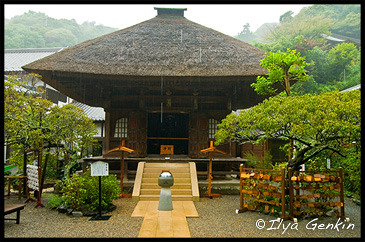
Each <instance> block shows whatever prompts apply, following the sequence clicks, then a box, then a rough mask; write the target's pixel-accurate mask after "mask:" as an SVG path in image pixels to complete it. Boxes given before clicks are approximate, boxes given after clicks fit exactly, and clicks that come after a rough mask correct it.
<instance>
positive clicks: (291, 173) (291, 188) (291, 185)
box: [288, 167, 294, 220]
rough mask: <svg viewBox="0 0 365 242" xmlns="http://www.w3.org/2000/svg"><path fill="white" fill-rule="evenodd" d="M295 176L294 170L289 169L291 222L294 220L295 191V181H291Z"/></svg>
mask: <svg viewBox="0 0 365 242" xmlns="http://www.w3.org/2000/svg"><path fill="white" fill-rule="evenodd" d="M292 176H293V170H292V168H291V167H289V168H288V182H289V217H290V219H291V220H293V219H294V191H293V181H292V180H291V178H292Z"/></svg>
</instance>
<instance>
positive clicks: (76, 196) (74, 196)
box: [62, 171, 120, 211]
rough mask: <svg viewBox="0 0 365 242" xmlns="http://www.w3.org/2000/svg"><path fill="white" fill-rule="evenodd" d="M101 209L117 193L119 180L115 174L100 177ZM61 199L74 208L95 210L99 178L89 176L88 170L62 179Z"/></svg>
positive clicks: (106, 206) (107, 204)
mask: <svg viewBox="0 0 365 242" xmlns="http://www.w3.org/2000/svg"><path fill="white" fill-rule="evenodd" d="M101 179H102V181H101V197H102V198H101V200H102V204H101V207H102V209H107V208H108V206H109V205H111V204H112V202H113V200H114V199H115V198H118V195H119V191H120V190H119V189H120V188H119V186H118V184H119V182H118V180H117V176H116V175H109V176H104V177H102V178H101ZM62 192H63V195H62V199H63V200H64V202H65V204H66V205H67V206H69V207H70V208H72V209H75V210H84V211H96V210H97V209H98V208H99V178H98V177H96V176H90V171H87V172H86V173H83V175H82V176H80V175H76V174H73V175H72V176H71V177H70V178H68V179H66V180H65V181H64V186H63V188H62Z"/></svg>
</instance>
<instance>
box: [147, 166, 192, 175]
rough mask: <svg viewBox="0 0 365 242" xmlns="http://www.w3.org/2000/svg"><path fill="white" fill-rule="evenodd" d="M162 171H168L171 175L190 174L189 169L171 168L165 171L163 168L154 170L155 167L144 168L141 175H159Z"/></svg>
mask: <svg viewBox="0 0 365 242" xmlns="http://www.w3.org/2000/svg"><path fill="white" fill-rule="evenodd" d="M162 170H169V171H170V172H171V173H172V174H174V173H189V172H190V168H189V167H173V168H169V169H165V168H156V167H150V168H148V167H145V168H144V170H143V173H159V174H160V173H161V172H162Z"/></svg>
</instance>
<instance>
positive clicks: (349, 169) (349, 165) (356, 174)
mask: <svg viewBox="0 0 365 242" xmlns="http://www.w3.org/2000/svg"><path fill="white" fill-rule="evenodd" d="M342 153H343V154H344V155H345V156H346V157H341V156H339V155H332V156H331V157H330V159H331V170H337V169H338V168H339V167H342V168H343V176H344V179H343V184H344V188H345V190H346V191H348V192H352V193H354V194H355V195H357V196H358V197H360V195H361V152H360V150H357V149H356V148H355V147H353V148H347V150H344V151H343V152H342ZM306 169H308V170H320V171H323V170H327V156H326V154H322V155H319V156H317V157H315V158H313V159H312V160H310V162H309V163H307V164H306Z"/></svg>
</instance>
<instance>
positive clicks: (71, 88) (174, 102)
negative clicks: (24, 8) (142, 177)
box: [22, 8, 267, 159]
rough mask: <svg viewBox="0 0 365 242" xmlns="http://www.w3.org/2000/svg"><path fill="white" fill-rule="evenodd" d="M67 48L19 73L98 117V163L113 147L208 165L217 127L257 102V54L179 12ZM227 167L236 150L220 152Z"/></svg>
mask: <svg viewBox="0 0 365 242" xmlns="http://www.w3.org/2000/svg"><path fill="white" fill-rule="evenodd" d="M155 10H157V16H156V17H154V18H152V19H150V20H147V21H144V22H141V23H139V24H136V25H133V26H131V27H128V28H125V29H122V30H118V31H116V32H113V33H111V34H107V35H104V36H101V37H98V38H95V39H92V40H89V41H85V42H83V43H80V44H77V45H75V46H72V47H68V48H66V49H64V50H62V51H59V52H57V53H55V54H52V55H49V56H47V57H45V58H43V59H40V60H37V61H35V62H32V63H29V64H27V65H25V66H23V67H22V68H23V69H24V70H26V71H27V72H30V73H32V72H33V73H37V74H40V75H41V76H42V81H44V82H45V83H47V84H48V85H51V86H52V87H54V88H55V89H57V90H59V91H60V92H61V93H63V94H65V95H67V96H69V97H71V98H72V99H75V100H76V101H78V102H80V103H84V104H87V105H90V106H94V107H102V108H104V111H105V134H104V140H103V156H104V158H105V159H107V158H108V157H110V158H112V156H113V154H112V153H110V154H107V151H108V150H110V149H113V148H115V147H118V146H120V144H121V141H122V140H125V145H126V147H128V148H130V149H133V150H134V152H132V153H126V157H127V158H138V159H141V158H148V157H150V156H151V155H152V156H157V157H158V156H162V155H181V156H183V157H186V158H188V159H202V158H207V156H208V154H207V153H201V152H200V150H202V149H204V148H207V147H209V142H210V141H211V140H214V134H215V132H216V130H217V124H218V123H219V122H220V121H221V120H222V119H223V118H225V117H226V115H227V114H229V113H231V112H232V110H237V109H245V108H249V107H252V106H254V105H256V104H257V103H259V102H261V101H262V100H264V98H266V97H264V96H259V95H257V94H256V93H255V92H254V90H253V88H252V87H251V86H250V85H251V83H253V82H255V80H256V77H257V76H258V75H264V74H266V73H267V71H266V70H265V69H264V68H262V67H261V66H260V61H261V59H262V58H263V54H264V51H263V50H261V49H259V48H256V47H254V46H252V45H249V44H247V43H245V42H242V41H240V40H238V39H235V38H233V37H230V36H227V35H225V34H222V33H220V32H218V31H215V30H213V29H210V28H207V27H205V26H202V25H200V24H197V23H194V22H192V21H190V20H188V19H186V18H185V17H184V12H185V11H186V10H187V9H185V8H178V9H176V8H172V9H171V8H155ZM219 149H220V150H223V151H225V152H226V155H225V156H224V157H225V158H226V159H230V158H236V157H240V156H241V150H240V147H239V146H238V145H237V144H225V145H221V146H219Z"/></svg>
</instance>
